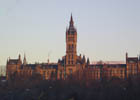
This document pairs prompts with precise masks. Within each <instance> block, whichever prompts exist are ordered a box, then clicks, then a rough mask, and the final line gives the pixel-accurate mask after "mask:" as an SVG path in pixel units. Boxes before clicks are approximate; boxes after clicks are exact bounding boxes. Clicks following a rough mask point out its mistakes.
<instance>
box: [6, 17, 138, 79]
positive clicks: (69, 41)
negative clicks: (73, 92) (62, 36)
mask: <svg viewBox="0 0 140 100" xmlns="http://www.w3.org/2000/svg"><path fill="white" fill-rule="evenodd" d="M139 73H140V57H139V58H138V57H128V54H127V53H126V64H90V61H89V59H87V60H86V57H85V56H84V55H83V56H81V54H80V55H79V56H78V55H77V30H76V28H75V27H74V21H73V18H72V15H71V19H70V23H69V28H67V29H66V55H65V56H63V57H62V59H59V60H58V62H57V63H49V62H48V63H42V64H39V63H35V64H27V61H26V57H25V55H24V59H23V62H22V60H21V56H20V55H19V57H18V59H8V60H7V66H6V77H7V79H10V78H11V77H10V76H13V75H15V76H18V77H22V78H28V77H32V76H33V75H35V74H38V75H40V76H41V77H42V79H44V80H65V79H71V78H72V79H76V80H83V79H85V80H101V79H102V78H107V79H111V78H112V77H118V78H121V79H125V78H128V77H130V76H137V75H139Z"/></svg>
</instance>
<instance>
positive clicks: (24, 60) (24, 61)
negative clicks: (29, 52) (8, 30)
mask: <svg viewBox="0 0 140 100" xmlns="http://www.w3.org/2000/svg"><path fill="white" fill-rule="evenodd" d="M26 63H27V62H26V55H25V53H24V59H23V65H26Z"/></svg>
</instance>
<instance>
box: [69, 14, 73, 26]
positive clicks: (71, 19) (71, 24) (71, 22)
mask: <svg viewBox="0 0 140 100" xmlns="http://www.w3.org/2000/svg"><path fill="white" fill-rule="evenodd" d="M73 25H74V21H73V17H72V14H71V18H70V27H73Z"/></svg>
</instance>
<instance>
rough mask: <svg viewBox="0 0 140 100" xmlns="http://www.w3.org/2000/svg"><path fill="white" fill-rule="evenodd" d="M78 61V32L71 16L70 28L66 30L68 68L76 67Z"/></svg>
mask: <svg viewBox="0 0 140 100" xmlns="http://www.w3.org/2000/svg"><path fill="white" fill-rule="evenodd" d="M76 59H77V31H76V29H75V27H74V22H73V18H72V15H71V19H70V25H69V28H68V29H67V30H66V66H75V64H76Z"/></svg>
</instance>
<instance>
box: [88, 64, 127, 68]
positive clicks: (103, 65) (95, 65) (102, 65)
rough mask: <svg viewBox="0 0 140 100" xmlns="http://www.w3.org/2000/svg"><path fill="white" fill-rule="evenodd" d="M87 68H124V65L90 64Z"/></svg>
mask: <svg viewBox="0 0 140 100" xmlns="http://www.w3.org/2000/svg"><path fill="white" fill-rule="evenodd" d="M89 67H96V68H103V67H113V68H124V67H126V64H92V65H89Z"/></svg>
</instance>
